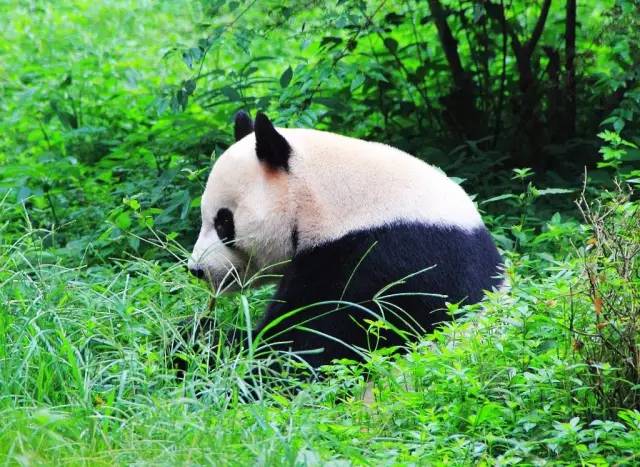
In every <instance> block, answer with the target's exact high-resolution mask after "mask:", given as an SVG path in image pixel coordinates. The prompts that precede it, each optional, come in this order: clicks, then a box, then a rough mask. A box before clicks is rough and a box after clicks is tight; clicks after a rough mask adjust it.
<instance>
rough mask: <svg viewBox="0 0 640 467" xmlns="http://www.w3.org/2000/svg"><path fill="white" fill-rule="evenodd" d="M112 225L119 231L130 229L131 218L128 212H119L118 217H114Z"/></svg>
mask: <svg viewBox="0 0 640 467" xmlns="http://www.w3.org/2000/svg"><path fill="white" fill-rule="evenodd" d="M114 223H115V224H116V225H117V226H118V227H119V228H120V229H122V230H127V229H128V228H129V227H131V217H130V216H129V213H128V212H121V213H120V214H118V217H116V220H115V221H114Z"/></svg>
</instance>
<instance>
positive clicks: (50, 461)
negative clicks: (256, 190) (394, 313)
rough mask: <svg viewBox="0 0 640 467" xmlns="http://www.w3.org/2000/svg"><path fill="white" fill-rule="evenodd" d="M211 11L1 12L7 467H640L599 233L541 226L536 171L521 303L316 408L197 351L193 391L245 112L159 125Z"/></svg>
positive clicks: (258, 305) (13, 7) (472, 318)
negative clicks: (205, 259)
mask: <svg viewBox="0 0 640 467" xmlns="http://www.w3.org/2000/svg"><path fill="white" fill-rule="evenodd" d="M197 5H198V3H197V2H187V1H186V0H185V1H172V2H146V1H145V2H134V1H128V0H109V1H106V0H105V1H95V2H94V1H86V0H73V1H66V2H59V3H58V2H56V3H55V4H54V3H53V2H38V1H32V2H18V1H8V0H4V1H3V0H0V16H2V17H3V21H6V22H5V23H3V29H2V32H1V33H2V39H3V40H2V41H0V75H1V76H2V81H0V90H1V91H2V97H1V98H0V112H1V113H2V115H1V116H0V199H1V201H0V463H2V464H4V465H102V464H104V465H114V464H115V465H130V464H134V463H135V464H151V465H179V464H214V465H253V464H259V465H325V464H329V465H350V464H355V465H361V464H369V465H412V464H413V465H450V464H453V465H474V464H480V465H510V464H526V465H532V464H545V463H548V464H553V463H559V464H567V465H574V464H585V465H607V464H610V465H634V464H637V463H638V462H640V459H639V458H638V456H639V453H640V412H639V411H638V410H637V408H636V409H633V408H623V407H617V406H616V405H615V404H607V403H603V401H602V400H601V399H600V398H599V397H598V396H597V395H598V394H601V393H603V391H604V393H606V387H607V385H608V384H611V383H612V382H614V381H615V382H616V384H617V383H619V381H617V380H616V378H618V377H617V376H616V372H615V369H613V368H611V367H610V366H609V367H607V366H606V365H605V364H604V363H603V364H600V362H596V363H597V364H598V365H599V366H597V367H596V366H595V365H587V364H585V361H584V359H583V358H582V355H581V354H580V352H579V349H577V341H576V339H575V337H576V336H575V334H574V332H572V331H575V329H574V330H572V329H571V326H572V323H578V324H580V325H581V326H584V329H587V330H588V331H589V332H592V328H593V317H594V304H593V301H592V298H593V297H592V296H590V294H589V284H588V282H587V279H586V277H585V273H584V272H585V269H584V265H583V264H582V261H583V259H582V258H581V256H580V255H579V254H578V252H579V251H582V250H581V248H582V249H583V245H584V244H585V242H586V239H587V238H588V235H589V233H588V232H589V231H588V229H587V227H586V226H584V225H582V224H580V222H578V221H576V220H572V219H570V218H566V217H563V216H560V215H559V214H556V215H554V216H553V217H552V216H550V215H549V216H546V215H542V214H539V213H538V211H536V209H535V203H536V199H537V197H538V196H541V195H540V194H539V192H538V191H536V190H535V189H534V188H533V186H532V185H530V186H528V187H527V186H526V185H525V183H526V181H525V179H528V177H529V175H527V174H526V173H525V172H524V171H521V172H520V175H518V176H517V177H516V178H518V179H519V180H521V181H522V186H523V187H524V188H523V193H522V194H516V195H511V196H510V197H509V198H503V199H502V202H505V200H507V201H510V200H511V201H512V200H514V199H515V201H512V202H513V204H511V205H505V207H506V209H505V212H504V213H503V214H501V215H500V216H496V217H490V216H487V221H488V223H489V225H490V226H491V228H492V231H493V233H494V235H495V238H496V240H497V242H498V243H499V245H500V246H501V247H503V248H504V249H505V251H506V258H507V265H508V275H509V278H510V282H511V285H512V288H511V290H508V291H503V292H500V293H494V294H491V295H490V296H489V297H488V298H487V300H486V301H485V302H484V303H483V304H481V305H477V306H474V307H471V308H469V309H468V310H467V313H466V315H465V316H464V317H463V318H461V319H460V320H458V321H457V322H455V323H451V324H449V325H447V326H444V327H443V328H442V329H441V330H440V331H438V332H436V333H435V334H433V335H431V336H428V337H426V338H425V339H423V340H421V341H420V342H416V343H415V345H413V346H412V347H411V348H410V349H408V352H407V353H406V355H404V356H392V355H388V354H386V353H385V352H378V353H375V354H373V355H371V356H370V358H369V360H368V361H367V363H366V364H365V365H363V366H355V365H349V364H348V363H347V362H340V363H337V364H336V365H334V366H332V367H331V368H329V369H328V370H327V371H328V373H329V375H330V378H328V379H326V380H325V381H324V382H321V383H303V385H302V388H301V389H300V390H299V391H298V392H297V393H295V394H293V395H291V394H290V392H291V391H289V389H291V388H293V387H294V386H295V385H296V384H298V383H297V382H296V381H294V380H292V379H290V378H289V377H287V376H282V377H281V379H280V380H279V381H278V384H277V385H275V386H274V385H269V386H266V385H261V384H259V382H257V383H255V384H254V385H253V387H252V388H248V387H247V383H246V381H247V378H246V377H247V374H248V372H249V371H250V368H251V366H252V365H255V364H256V362H252V361H251V359H250V358H249V357H248V356H247V355H244V354H241V355H233V354H230V353H229V352H228V351H227V350H223V351H222V352H221V353H220V355H216V356H215V358H216V359H217V360H216V362H217V364H216V367H215V368H214V369H209V368H208V365H207V364H206V363H207V360H208V358H209V355H207V354H206V353H203V352H197V351H187V352H186V357H187V359H188V360H189V362H190V367H189V371H188V372H187V374H186V377H185V379H184V381H179V380H178V379H177V378H176V374H175V372H174V371H173V370H171V369H170V367H171V364H170V362H171V359H172V358H173V355H172V354H171V350H170V349H171V346H172V344H173V343H175V341H176V340H179V339H180V338H181V337H180V329H181V323H182V322H183V320H185V319H194V318H197V317H199V316H202V315H204V314H206V313H208V311H207V310H208V304H209V302H210V298H211V292H210V291H209V290H208V289H207V288H206V287H205V286H203V285H202V284H201V283H199V282H197V281H195V280H194V279H192V278H191V277H189V276H188V275H187V273H186V269H185V267H184V259H185V258H186V252H185V251H184V249H183V248H182V247H181V246H180V245H181V244H184V245H187V244H188V240H186V239H188V238H189V237H193V236H194V234H195V232H196V229H197V222H198V220H197V210H198V195H199V192H200V189H201V183H202V181H203V180H204V177H205V172H206V170H207V167H208V166H209V163H210V153H211V150H212V149H214V148H218V149H219V148H220V147H222V146H224V143H225V142H228V137H229V136H228V135H229V133H228V131H227V130H228V127H229V121H228V120H229V119H228V118H227V116H226V115H225V116H223V115H222V114H217V113H215V112H214V113H205V112H203V111H202V109H200V108H198V106H196V105H192V106H190V107H189V108H188V109H187V111H186V112H184V113H181V114H171V113H167V114H162V115H159V114H158V107H157V105H156V104H157V103H158V97H159V96H161V95H162V89H163V87H164V86H168V85H173V84H175V83H179V82H180V81H181V80H182V79H184V74H185V67H184V64H182V63H180V57H179V54H174V55H171V56H170V57H169V58H168V59H162V56H163V54H164V53H165V52H167V51H168V50H169V49H170V48H171V47H172V46H174V45H175V44H183V43H186V44H190V41H191V40H192V39H193V34H194V32H193V30H192V29H193V26H192V24H193V23H194V22H195V21H196V19H197V18H199V17H200V16H199V15H200V14H199V13H198V7H197ZM185 37H186V39H185ZM176 55H177V56H176ZM69 77H71V78H70V81H69ZM220 79H223V78H220ZM225 111H226V110H225ZM220 112H222V110H221V111H220ZM73 119H77V121H76V122H75V123H74V122H73ZM508 182H509V183H511V184H512V182H511V181H508ZM498 202H500V200H498ZM481 206H482V205H481ZM625 206H627V211H629V212H631V211H633V210H634V209H636V208H633V206H637V203H636V204H635V205H634V204H633V203H629V204H628V205H626V204H625ZM632 208H633V209H632ZM509 209H511V211H509ZM512 211H515V214H513V213H512ZM627 211H625V212H627ZM629 229H631V227H629ZM162 232H163V233H162ZM629 232H630V234H629V238H638V232H637V231H633V232H632V231H631V230H629ZM634 235H635V237H634ZM610 274H612V276H611V277H613V279H615V277H616V276H615V275H614V274H613V272H610ZM613 279H612V281H611V282H610V285H611V287H614V286H616V287H617V286H618V285H619V284H618V282H616V281H615V280H613ZM606 290H609V289H606ZM271 293H272V288H269V287H266V288H262V289H258V290H246V291H243V292H242V293H238V294H236V295H230V296H224V297H217V300H216V302H215V308H214V309H213V310H212V313H213V315H214V316H215V318H216V319H217V320H218V322H219V325H220V327H221V328H227V327H229V326H230V325H232V324H238V323H239V324H240V325H242V326H246V325H247V323H246V318H245V316H246V315H248V316H250V317H251V318H252V319H256V317H257V316H258V315H259V313H260V312H261V310H262V309H263V308H264V305H265V300H266V299H268V297H269V296H270V294H271ZM614 293H615V291H614ZM631 295H632V294H629V296H631ZM619 296H620V297H623V295H622V294H619ZM624 297H627V296H624ZM336 298H338V297H336ZM633 300H634V299H633V298H624V300H623V301H624V302H626V303H627V304H628V305H632V306H631V307H630V308H631V309H633V306H635V303H633ZM247 306H248V311H249V313H248V314H247V313H245V311H246V307H247ZM454 308H455V307H454ZM576 317H578V318H579V319H576ZM588 326H591V327H588ZM580 329H583V328H580ZM580 329H578V330H580ZM584 329H583V330H584ZM594 343H596V341H592V342H591V345H594ZM593 368H597V370H598V372H599V373H598V375H597V376H598V377H597V378H595V379H594V375H593V373H592V371H593ZM365 375H369V376H368V378H369V380H370V381H371V382H372V384H373V387H374V395H375V400H374V402H373V403H371V404H366V403H364V402H363V400H362V397H363V394H364V392H365V389H366V384H367V378H365ZM250 389H252V391H251V390H250ZM596 389H597V391H596ZM250 396H258V397H257V399H255V400H253V401H248V400H247V399H250Z"/></svg>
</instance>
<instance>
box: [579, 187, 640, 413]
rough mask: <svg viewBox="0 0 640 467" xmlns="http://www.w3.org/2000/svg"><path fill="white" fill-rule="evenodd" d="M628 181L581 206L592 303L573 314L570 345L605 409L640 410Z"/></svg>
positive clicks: (639, 280)
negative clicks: (583, 309) (585, 234)
mask: <svg viewBox="0 0 640 467" xmlns="http://www.w3.org/2000/svg"><path fill="white" fill-rule="evenodd" d="M632 196H633V191H632V190H631V188H629V187H628V186H625V187H620V188H619V189H618V190H617V191H615V192H605V193H604V194H603V196H602V197H601V198H600V199H598V200H596V201H595V202H593V203H588V202H587V200H586V199H585V197H584V196H583V197H582V198H581V199H580V208H581V210H582V213H583V215H584V219H585V222H587V224H588V229H589V232H590V234H591V236H590V238H589V239H588V240H587V242H586V244H585V245H583V246H581V247H580V248H579V249H578V253H579V257H580V258H581V261H582V264H583V270H584V274H585V280H586V281H587V287H586V291H585V290H580V291H579V293H585V292H586V294H587V296H588V298H589V299H590V301H591V303H592V307H591V309H590V312H588V313H585V314H583V315H580V316H576V317H574V319H573V320H572V323H571V330H572V332H573V335H574V344H573V345H574V348H575V349H576V351H577V352H578V354H579V355H580V356H581V358H582V359H583V360H584V362H585V364H586V365H587V368H588V370H589V371H588V379H589V381H590V382H591V385H592V388H593V391H594V394H595V396H596V397H597V398H598V399H599V401H600V403H601V404H602V406H603V407H604V408H606V409H607V410H608V411H610V412H615V411H616V410H617V409H619V408H634V409H640V204H638V202H633V201H632V200H631V198H632Z"/></svg>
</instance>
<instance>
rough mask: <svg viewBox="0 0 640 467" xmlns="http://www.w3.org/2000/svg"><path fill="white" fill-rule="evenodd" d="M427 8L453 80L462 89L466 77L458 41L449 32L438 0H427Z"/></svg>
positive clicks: (449, 29) (445, 17)
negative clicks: (436, 30) (431, 16)
mask: <svg viewBox="0 0 640 467" xmlns="http://www.w3.org/2000/svg"><path fill="white" fill-rule="evenodd" d="M429 9H430V10H431V13H432V14H433V18H434V20H435V23H436V28H437V29H438V36H439V37H440V42H442V48H443V49H444V54H445V57H446V58H447V62H448V63H449V68H451V74H452V75H453V81H454V83H455V85H456V87H457V88H460V89H462V88H464V87H465V86H466V82H467V78H466V73H465V71H464V68H463V67H462V61H461V60H460V55H459V54H458V41H456V39H455V38H454V37H453V34H452V33H451V28H449V24H448V23H447V15H446V14H445V12H444V9H443V8H442V5H441V4H440V2H439V1H438V0H429Z"/></svg>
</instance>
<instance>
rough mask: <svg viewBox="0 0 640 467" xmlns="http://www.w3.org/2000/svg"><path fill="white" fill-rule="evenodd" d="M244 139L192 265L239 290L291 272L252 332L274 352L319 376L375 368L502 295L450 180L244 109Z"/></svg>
mask: <svg viewBox="0 0 640 467" xmlns="http://www.w3.org/2000/svg"><path fill="white" fill-rule="evenodd" d="M235 138H236V142H235V143H234V144H233V145H232V146H230V147H229V148H228V149H227V150H226V151H225V152H224V153H223V154H222V155H221V156H220V157H219V158H218V160H217V161H216V162H215V164H214V165H213V168H212V170H211V173H210V175H209V178H208V180H207V183H206V187H205V190H204V193H203V195H202V202H201V211H202V226H201V230H200V233H199V236H198V238H197V241H196V244H195V246H194V249H193V253H192V254H191V256H190V259H189V261H188V268H189V270H190V271H191V273H192V274H194V275H195V276H197V277H199V278H202V279H205V280H207V281H208V282H209V283H210V284H211V285H212V286H213V287H215V288H218V289H232V288H233V287H234V285H236V286H237V282H239V281H241V279H242V278H243V277H247V275H248V274H252V273H255V272H256V271H259V270H262V269H264V268H269V267H270V266H272V265H278V264H279V265H281V268H282V271H281V273H282V275H281V278H280V280H279V283H278V285H277V290H276V292H275V296H274V297H273V300H272V302H271V303H270V305H269V306H268V307H267V309H266V312H265V313H264V316H263V317H262V319H261V321H260V322H259V324H258V325H257V327H256V328H255V329H253V330H252V332H251V333H250V335H251V336H252V338H253V339H255V338H256V336H261V338H262V340H263V342H264V343H266V345H267V346H268V348H269V349H270V350H273V351H278V350H280V351H286V352H288V353H290V352H294V353H296V354H297V355H300V356H301V358H302V359H303V360H304V361H305V362H306V363H307V364H308V365H310V367H311V368H318V367H320V366H322V365H325V364H329V363H331V362H332V360H334V359H342V358H348V359H351V360H359V361H362V360H363V359H364V358H365V356H366V355H367V352H366V351H367V350H372V349H376V348H381V347H398V348H401V347H402V346H404V345H406V343H407V342H408V341H410V340H412V339H413V340H415V339H417V338H418V337H419V336H420V335H422V334H424V333H428V332H430V331H432V330H433V329H434V327H435V326H436V325H438V324H439V323H442V322H444V321H446V320H448V319H450V314H449V313H448V312H447V306H446V303H447V302H449V303H464V304H470V303H475V302H478V301H480V300H481V299H482V297H483V294H484V291H485V290H490V289H492V288H497V287H499V286H500V285H501V282H502V279H501V275H500V271H501V262H502V261H501V256H500V254H499V253H498V251H497V249H496V246H495V244H494V242H493V241H492V238H491V235H490V233H489V232H488V230H487V228H486V227H485V225H484V224H483V221H482V219H481V217H480V214H479V213H478V211H477V209H476V207H475V205H474V203H473V202H472V200H471V199H470V198H469V196H468V195H467V194H466V193H465V192H464V190H463V189H462V188H461V187H460V186H459V185H457V184H456V183H454V182H453V181H452V180H450V179H449V178H447V176H446V175H445V174H444V173H443V172H441V171H440V170H438V169H436V168H434V167H432V166H430V165H428V164H427V163H425V162H423V161H421V160H419V159H417V158H416V157H413V156H411V155H409V154H407V153H405V152H403V151H401V150H399V149H396V148H393V147H391V146H388V145H386V144H381V143H375V142H369V141H363V140H360V139H355V138H350V137H346V136H341V135H338V134H333V133H329V132H324V131H317V130H311V129H288V128H276V127H274V125H273V124H272V122H271V121H270V120H269V118H268V117H267V116H266V115H265V114H264V113H258V114H257V116H256V118H255V122H254V121H252V119H251V118H250V117H249V116H248V114H246V113H244V112H240V113H238V114H237V115H236V118H235ZM237 335H238V334H237V333H234V336H237ZM247 339H248V336H244V337H242V336H241V337H240V338H237V337H236V338H235V339H230V340H231V341H233V342H230V344H231V345H240V346H242V345H247V344H248V341H247Z"/></svg>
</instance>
